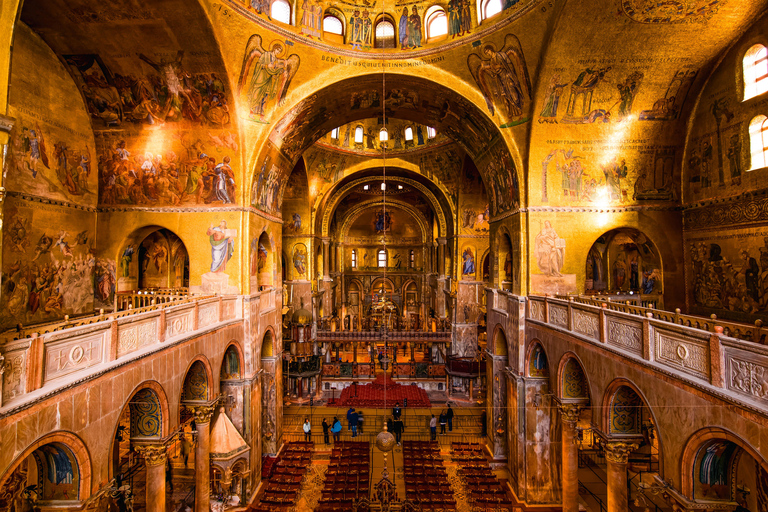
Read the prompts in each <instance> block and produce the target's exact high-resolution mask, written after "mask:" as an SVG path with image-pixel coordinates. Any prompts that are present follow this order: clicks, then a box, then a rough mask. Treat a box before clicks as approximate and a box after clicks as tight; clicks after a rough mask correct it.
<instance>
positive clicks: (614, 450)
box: [605, 441, 640, 464]
mask: <svg viewBox="0 0 768 512" xmlns="http://www.w3.org/2000/svg"><path fill="white" fill-rule="evenodd" d="M638 446H640V443H632V442H628V441H608V442H607V443H605V460H607V461H608V462H613V463H616V464H626V463H627V461H628V460H629V454H630V453H632V452H633V451H635V450H637V448H638Z"/></svg>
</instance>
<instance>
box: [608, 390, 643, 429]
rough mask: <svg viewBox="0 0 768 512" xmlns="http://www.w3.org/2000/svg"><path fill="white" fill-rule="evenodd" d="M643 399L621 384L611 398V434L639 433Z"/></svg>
mask: <svg viewBox="0 0 768 512" xmlns="http://www.w3.org/2000/svg"><path fill="white" fill-rule="evenodd" d="M642 407H643V401H642V400H641V399H640V397H639V396H637V393H635V392H634V391H633V390H632V388H629V387H627V386H621V387H620V388H619V389H618V390H616V393H614V395H613V398H612V399H611V412H610V414H611V426H610V433H612V434H640V433H641V430H640V429H641V421H642V414H641V412H642Z"/></svg>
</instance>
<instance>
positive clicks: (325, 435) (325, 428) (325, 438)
mask: <svg viewBox="0 0 768 512" xmlns="http://www.w3.org/2000/svg"><path fill="white" fill-rule="evenodd" d="M329 428H330V426H329V425H328V422H327V421H325V418H323V442H325V444H326V446H327V445H328V444H330V440H329V439H328V429H329Z"/></svg>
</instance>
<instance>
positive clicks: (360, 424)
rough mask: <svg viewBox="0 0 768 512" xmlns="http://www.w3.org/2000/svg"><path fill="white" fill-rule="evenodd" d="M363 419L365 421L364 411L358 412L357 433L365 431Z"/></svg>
mask: <svg viewBox="0 0 768 512" xmlns="http://www.w3.org/2000/svg"><path fill="white" fill-rule="evenodd" d="M363 421H365V418H363V411H360V412H358V413H357V433H358V434H362V433H363Z"/></svg>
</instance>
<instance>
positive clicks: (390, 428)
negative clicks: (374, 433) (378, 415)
mask: <svg viewBox="0 0 768 512" xmlns="http://www.w3.org/2000/svg"><path fill="white" fill-rule="evenodd" d="M394 431H395V423H394V422H393V421H392V418H387V432H394Z"/></svg>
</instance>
